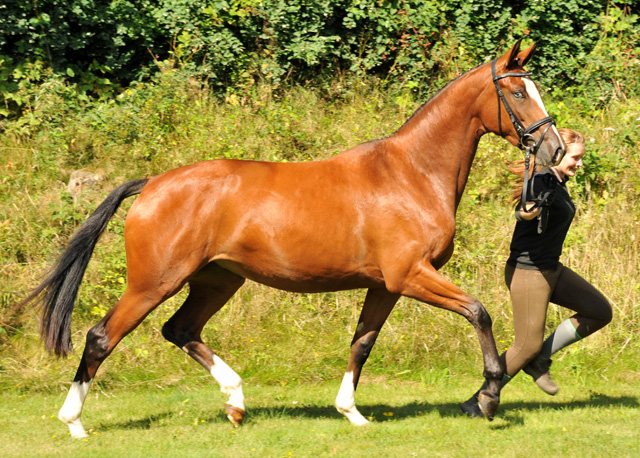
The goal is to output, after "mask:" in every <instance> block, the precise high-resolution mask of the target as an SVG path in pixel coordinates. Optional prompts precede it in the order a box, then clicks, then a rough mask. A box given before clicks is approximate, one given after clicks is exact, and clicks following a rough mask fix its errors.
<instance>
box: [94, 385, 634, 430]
mask: <svg viewBox="0 0 640 458" xmlns="http://www.w3.org/2000/svg"><path fill="white" fill-rule="evenodd" d="M638 407H640V400H639V398H637V397H635V396H608V395H604V394H598V393H593V394H591V396H590V397H589V398H588V399H584V400H575V401H567V402H533V401H531V402H529V401H516V402H505V403H503V404H501V405H500V409H499V410H498V414H497V416H496V418H500V419H502V420H503V421H502V422H499V423H493V424H492V425H493V426H492V427H494V428H496V429H505V428H508V427H511V426H514V425H520V424H523V423H524V421H525V419H524V416H523V414H526V412H531V411H539V410H551V411H557V410H579V409H584V408H605V409H606V408H616V409H619V408H626V409H637V408H638ZM358 409H359V410H360V412H361V413H362V414H363V415H364V416H365V417H367V418H369V419H372V420H373V421H375V422H377V423H380V422H385V421H393V420H396V421H397V420H402V419H407V418H415V417H421V416H426V415H432V414H436V415H439V416H440V417H443V418H450V417H461V418H464V414H463V413H462V412H461V411H460V407H459V405H458V404H457V403H441V404H429V403H426V402H425V403H422V402H412V403H409V404H405V405H402V406H390V405H386V404H363V405H360V406H358ZM173 416H175V412H164V413H159V414H155V415H150V416H148V417H142V418H139V419H132V420H128V421H126V422H120V423H109V424H103V425H100V426H99V429H101V430H115V429H151V428H152V427H153V425H154V424H158V423H161V422H162V420H164V419H167V418H171V417H173ZM273 418H308V419H322V418H324V419H343V418H344V417H343V416H342V415H341V414H340V413H338V411H337V410H336V409H335V407H334V406H333V405H328V406H311V405H304V404H301V405H295V406H292V405H290V404H287V405H274V406H269V407H254V408H250V409H249V411H248V412H247V418H246V421H247V423H252V422H254V421H260V420H265V419H273ZM204 420H205V421H206V422H207V423H220V424H229V422H228V420H227V418H226V416H225V415H224V414H223V413H222V410H220V411H219V412H218V413H215V414H213V415H211V416H210V417H208V418H205V419H204ZM169 421H171V420H169ZM478 421H482V420H481V419H478Z"/></svg>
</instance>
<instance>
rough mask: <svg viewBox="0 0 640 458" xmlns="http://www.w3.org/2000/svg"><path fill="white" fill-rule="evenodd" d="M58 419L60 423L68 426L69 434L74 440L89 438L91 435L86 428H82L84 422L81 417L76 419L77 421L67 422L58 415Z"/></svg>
mask: <svg viewBox="0 0 640 458" xmlns="http://www.w3.org/2000/svg"><path fill="white" fill-rule="evenodd" d="M58 419H60V421H62V422H63V423H64V424H65V425H67V427H68V428H69V434H70V435H71V437H72V438H74V439H82V438H85V437H89V435H88V434H87V432H86V431H85V429H84V426H82V421H81V420H80V418H79V417H78V418H76V419H75V420H67V419H65V418H63V417H61V416H60V415H58Z"/></svg>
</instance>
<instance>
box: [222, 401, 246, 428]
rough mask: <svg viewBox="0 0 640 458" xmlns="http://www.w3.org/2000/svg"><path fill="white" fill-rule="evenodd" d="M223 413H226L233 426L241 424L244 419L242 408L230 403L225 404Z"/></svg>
mask: <svg viewBox="0 0 640 458" xmlns="http://www.w3.org/2000/svg"><path fill="white" fill-rule="evenodd" d="M224 413H225V414H226V415H227V418H228V419H229V421H230V422H231V423H232V424H233V426H236V427H238V426H242V420H244V410H242V409H239V408H237V407H234V406H232V405H231V404H225V405H224Z"/></svg>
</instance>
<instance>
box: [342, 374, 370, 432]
mask: <svg viewBox="0 0 640 458" xmlns="http://www.w3.org/2000/svg"><path fill="white" fill-rule="evenodd" d="M336 409H338V412H340V413H341V414H342V415H344V416H345V417H347V419H348V420H349V421H350V422H351V423H352V424H354V425H356V426H362V425H366V424H367V423H369V421H368V420H367V419H366V418H364V417H363V416H362V414H360V412H358V409H357V408H356V391H355V389H354V388H353V372H347V373H346V374H344V377H343V379H342V384H341V385H340V391H338V397H337V398H336Z"/></svg>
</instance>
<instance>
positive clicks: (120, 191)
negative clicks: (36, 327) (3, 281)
mask: <svg viewBox="0 0 640 458" xmlns="http://www.w3.org/2000/svg"><path fill="white" fill-rule="evenodd" d="M147 181H148V180H147V179H142V180H134V181H130V182H128V183H125V184H123V185H121V186H119V187H117V188H116V189H115V190H113V192H112V193H111V194H109V196H108V197H107V198H106V199H105V201H104V202H102V203H101V204H100V206H98V208H97V209H96V211H95V212H93V214H91V216H89V218H88V219H87V221H86V222H85V223H84V224H83V225H82V226H80V229H78V230H77V231H76V233H75V234H74V235H73V237H71V240H69V244H68V245H67V249H66V250H65V251H64V253H62V256H60V258H59V259H58V261H57V263H56V264H55V265H54V266H53V267H52V269H51V273H50V274H49V276H48V277H47V278H46V280H44V281H43V282H42V283H41V284H40V285H39V286H38V287H37V288H36V289H35V290H33V292H32V293H31V294H30V295H29V297H27V298H26V299H25V300H23V301H22V302H21V303H20V304H19V305H24V304H26V303H28V302H31V301H32V300H34V299H36V298H40V297H43V302H42V321H41V323H40V335H41V336H42V338H43V340H44V345H45V348H46V349H47V350H53V352H54V353H55V354H56V355H59V356H67V354H68V353H69V351H71V312H73V306H74V305H75V301H76V296H77V295H78V288H79V287H80V282H82V277H83V276H84V272H85V270H86V269H87V265H88V264H89V259H90V258H91V255H92V254H93V249H94V248H95V246H96V243H98V239H99V238H100V235H101V234H102V233H103V232H104V230H105V229H106V228H107V224H108V223H109V220H110V219H111V217H112V216H113V215H114V214H115V213H116V211H117V210H118V207H119V206H120V204H121V203H122V201H123V200H124V199H126V198H127V197H131V196H134V195H136V194H140V192H142V188H144V186H145V185H146V184H147Z"/></svg>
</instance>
